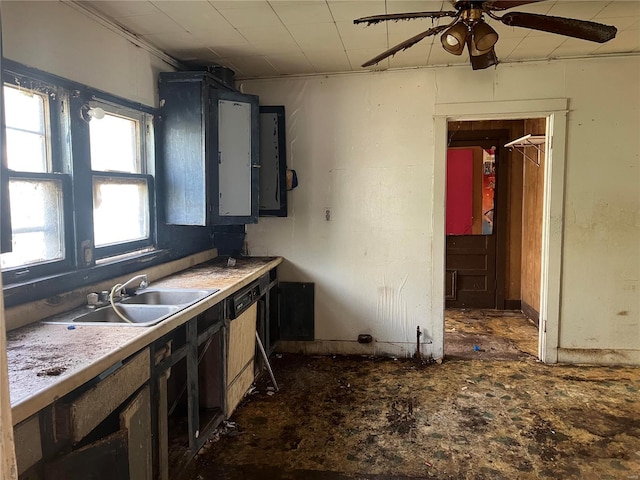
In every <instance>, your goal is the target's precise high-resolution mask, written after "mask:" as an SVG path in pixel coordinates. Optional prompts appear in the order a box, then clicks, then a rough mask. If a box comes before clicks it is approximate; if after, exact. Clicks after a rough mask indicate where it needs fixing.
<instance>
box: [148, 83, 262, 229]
mask: <svg viewBox="0 0 640 480" xmlns="http://www.w3.org/2000/svg"><path fill="white" fill-rule="evenodd" d="M159 94H160V114H159V116H158V127H157V129H158V141H157V144H158V165H157V169H158V173H159V175H160V178H161V179H162V180H161V181H160V182H159V185H158V189H159V192H158V198H159V199H160V202H162V204H164V209H161V210H163V213H164V218H162V219H161V221H164V222H165V223H167V224H172V225H200V226H212V225H239V224H245V223H256V222H257V221H258V206H259V203H258V188H259V177H258V174H259V158H258V153H259V124H258V122H259V106H258V97H257V96H254V95H245V94H241V93H239V92H237V91H234V90H232V89H230V88H229V87H227V86H225V85H224V84H221V83H220V82H219V81H217V79H216V78H215V77H213V76H212V75H210V74H209V73H206V72H175V73H173V72H171V73H161V74H160V78H159Z"/></svg>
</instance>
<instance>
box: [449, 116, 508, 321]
mask: <svg viewBox="0 0 640 480" xmlns="http://www.w3.org/2000/svg"><path fill="white" fill-rule="evenodd" d="M509 124H510V122H452V123H450V125H449V133H448V138H449V141H448V145H449V147H448V148H447V180H446V214H445V219H446V220H445V222H446V225H445V234H446V259H445V306H446V307H447V308H492V309H500V310H502V309H504V308H505V274H506V272H505V261H506V251H507V249H506V239H507V236H506V232H507V227H508V225H507V215H506V214H507V210H508V204H507V200H508V197H507V193H508V189H507V187H508V185H507V181H508V178H509V177H508V175H507V174H508V171H509V160H510V152H508V151H507V149H506V148H505V147H504V145H505V144H506V143H507V142H508V141H509V136H510V133H511V132H510V130H509V129H506V128H489V129H486V130H484V129H479V128H477V127H480V128H483V127H487V126H488V127H492V126H493V127H504V126H505V125H506V126H508V125H509ZM514 127H516V128H517V126H515V125H514Z"/></svg>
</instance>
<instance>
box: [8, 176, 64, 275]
mask: <svg viewBox="0 0 640 480" xmlns="http://www.w3.org/2000/svg"><path fill="white" fill-rule="evenodd" d="M9 195H10V201H11V228H12V233H13V235H12V237H13V238H12V244H13V251H12V252H10V253H3V254H2V256H1V257H0V258H1V260H2V262H1V263H2V268H12V267H17V266H22V265H33V264H36V263H42V262H49V261H52V260H60V259H63V258H64V241H63V218H62V212H63V205H62V184H61V182H60V181H58V180H10V181H9Z"/></svg>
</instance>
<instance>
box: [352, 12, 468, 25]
mask: <svg viewBox="0 0 640 480" xmlns="http://www.w3.org/2000/svg"><path fill="white" fill-rule="evenodd" d="M457 15H458V12H452V11H444V12H410V13H388V14H384V15H372V16H371V17H362V18H356V19H355V20H354V21H353V23H355V24H356V25H357V24H359V23H366V24H367V25H373V24H374V23H380V22H386V21H387V20H396V21H397V20H412V19H414V18H442V17H455V16H457Z"/></svg>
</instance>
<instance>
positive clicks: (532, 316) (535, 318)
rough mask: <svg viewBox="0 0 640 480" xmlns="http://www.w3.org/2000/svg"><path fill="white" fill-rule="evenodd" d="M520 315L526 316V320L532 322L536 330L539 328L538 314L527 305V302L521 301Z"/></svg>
mask: <svg viewBox="0 0 640 480" xmlns="http://www.w3.org/2000/svg"><path fill="white" fill-rule="evenodd" d="M521 303H522V313H524V314H525V315H526V317H527V318H529V319H530V320H533V322H534V323H535V324H536V326H537V327H538V328H540V313H539V312H538V311H537V310H536V309H535V308H533V307H532V306H531V305H529V304H528V303H527V302H525V301H522V302H521Z"/></svg>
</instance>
